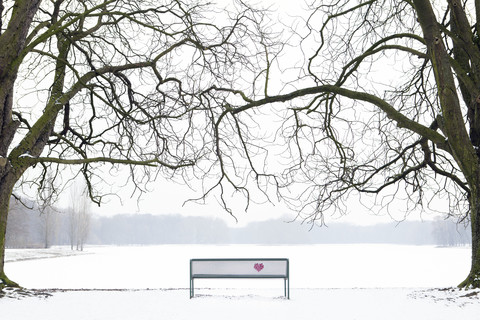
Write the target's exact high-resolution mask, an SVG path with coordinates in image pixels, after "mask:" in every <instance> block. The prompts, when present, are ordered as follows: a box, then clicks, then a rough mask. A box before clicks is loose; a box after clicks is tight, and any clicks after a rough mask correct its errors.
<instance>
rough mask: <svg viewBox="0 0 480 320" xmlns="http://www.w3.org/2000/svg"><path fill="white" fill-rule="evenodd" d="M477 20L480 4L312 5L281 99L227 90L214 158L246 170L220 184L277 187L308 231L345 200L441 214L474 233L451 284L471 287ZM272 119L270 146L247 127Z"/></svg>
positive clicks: (476, 240)
mask: <svg viewBox="0 0 480 320" xmlns="http://www.w3.org/2000/svg"><path fill="white" fill-rule="evenodd" d="M479 13H480V4H479V2H478V1H462V2H460V1H456V0H448V1H447V2H445V3H444V2H437V1H428V0H412V1H408V0H407V1H391V0H370V1H361V2H352V1H346V0H341V1H332V2H328V1H327V2H326V1H313V2H312V3H311V6H310V13H309V15H308V16H307V17H306V18H305V19H304V20H303V21H304V23H303V27H302V28H301V27H297V26H299V24H297V25H296V27H297V28H296V29H295V32H294V35H293V37H292V38H291V41H293V40H295V39H297V40H298V42H297V43H296V44H295V43H293V42H291V45H292V47H295V46H296V47H298V48H300V50H299V51H297V54H298V55H299V56H301V57H303V59H302V62H303V63H300V64H299V63H297V64H296V65H293V64H290V65H289V66H290V67H288V66H286V65H285V64H280V66H281V67H282V68H283V71H284V74H283V77H286V76H289V75H293V76H294V77H290V78H284V87H283V89H284V90H283V91H280V92H276V93H275V92H273V93H272V92H271V91H267V90H266V89H265V91H264V94H263V96H262V95H257V96H256V97H255V98H254V99H251V98H249V97H251V96H250V95H248V94H247V93H243V92H239V91H233V90H228V89H226V91H229V92H230V93H231V95H230V97H229V99H230V100H228V99H227V100H228V101H229V102H230V103H229V108H228V109H224V110H223V111H222V112H219V115H218V117H217V125H216V128H221V129H220V130H217V131H216V136H217V138H218V141H219V143H218V144H217V149H216V152H217V156H218V157H219V159H220V161H224V162H225V163H227V162H229V161H230V159H232V158H231V151H230V150H231V148H230V146H231V145H237V146H240V147H241V149H243V153H242V155H243V156H244V158H245V159H246V160H247V162H246V164H245V165H243V166H242V165H241V164H240V163H239V161H238V160H237V161H236V162H235V164H234V165H232V164H231V163H230V167H229V168H230V170H224V171H222V175H221V179H223V181H228V182H229V183H230V185H231V186H232V188H234V189H236V190H243V188H244V186H245V185H244V184H242V183H244V182H245V181H247V180H254V181H256V183H257V185H258V186H260V187H261V189H263V190H265V191H267V190H268V189H269V188H271V187H275V190H278V192H279V193H280V195H281V196H283V197H284V199H286V200H287V201H289V203H290V204H291V205H292V207H293V208H294V209H295V210H297V211H298V212H299V216H300V217H301V218H302V219H305V220H306V221H309V222H315V221H316V222H319V223H323V222H324V218H325V216H326V215H327V214H338V213H340V214H344V213H346V212H347V211H348V208H349V207H348V201H349V200H350V199H352V198H357V199H360V201H362V200H363V199H367V200H366V201H365V203H369V201H370V200H373V201H374V202H373V203H374V205H372V208H371V209H372V210H375V211H377V210H380V211H381V210H383V211H385V212H386V213H392V212H393V211H398V209H397V208H395V205H399V204H402V208H401V211H402V212H403V214H405V215H407V214H408V213H410V212H412V211H418V210H434V211H437V210H439V211H443V212H445V213H446V214H447V215H451V216H454V217H456V218H457V219H458V220H459V221H464V222H469V223H470V224H471V228H472V266H471V271H470V273H469V275H468V276H467V278H466V280H465V281H464V282H463V283H462V284H461V285H460V286H461V287H466V286H471V287H480V161H479V160H480V159H479V157H480V121H479V119H480V118H479V115H480V112H479V111H480V41H479V37H480V34H479V32H480V17H479ZM289 50H290V49H289ZM292 56H294V55H293V54H292V55H291V56H290V60H291V59H292ZM275 61H280V60H279V57H270V59H269V63H268V65H270V66H273V63H274V62H275ZM287 62H288V61H287ZM292 70H293V72H292ZM272 72H273V71H272ZM273 80H274V79H273V77H266V79H265V81H266V83H267V84H268V83H270V82H273ZM265 87H267V86H265ZM271 110H274V112H275V113H276V114H280V118H282V119H284V121H282V126H281V127H280V128H279V129H278V131H276V134H275V135H274V136H273V137H272V138H271V139H272V141H273V140H274V139H275V141H274V142H275V145H276V146H277V147H275V148H270V149H269V148H268V147H269V146H268V145H266V144H265V143H262V142H261V141H260V139H258V137H259V136H258V135H257V136H255V135H254V134H253V133H255V132H257V133H262V132H263V131H262V126H263V125H264V122H262V123H261V124H259V123H258V122H257V123H256V124H255V122H254V121H252V119H253V118H254V117H255V115H258V114H261V113H269V112H271ZM225 127H228V128H229V129H228V128H227V129H225ZM252 127H256V129H255V130H252ZM232 131H236V132H237V135H236V137H233V135H232ZM225 132H230V137H227V136H226V134H225ZM226 141H230V142H229V143H226ZM278 145H281V146H284V149H283V150H281V151H279V150H278ZM272 155H274V156H276V157H277V158H279V159H280V161H278V163H277V166H278V168H280V169H281V170H277V169H278V168H277V169H275V170H273V169H274V165H273V162H272ZM255 156H256V157H257V159H258V156H260V159H261V160H263V161H258V160H257V161H254V160H252V159H255ZM245 167H248V168H249V170H246V169H245ZM232 168H233V169H232ZM242 168H243V169H242ZM239 176H240V177H243V179H237V177H239ZM302 186H303V187H302ZM245 192H246V191H245ZM247 196H248V194H247Z"/></svg>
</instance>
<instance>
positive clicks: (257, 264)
mask: <svg viewBox="0 0 480 320" xmlns="http://www.w3.org/2000/svg"><path fill="white" fill-rule="evenodd" d="M253 268H254V269H255V270H257V271H258V272H260V271H262V269H263V263H255V265H254V266H253Z"/></svg>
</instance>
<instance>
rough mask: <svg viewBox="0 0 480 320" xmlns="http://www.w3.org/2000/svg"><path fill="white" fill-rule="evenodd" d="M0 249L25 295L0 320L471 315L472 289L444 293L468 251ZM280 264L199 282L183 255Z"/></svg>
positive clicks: (12, 298) (0, 303)
mask: <svg viewBox="0 0 480 320" xmlns="http://www.w3.org/2000/svg"><path fill="white" fill-rule="evenodd" d="M71 254H72V252H71V251H70V250H69V249H68V248H54V249H49V250H7V264H6V272H7V274H8V275H9V277H10V278H11V279H13V280H15V281H17V282H19V283H20V284H21V285H22V286H24V287H25V288H29V289H35V290H30V291H27V294H28V295H27V296H24V295H23V292H20V291H15V292H8V293H7V294H6V295H5V296H4V297H3V298H0V319H12V320H17V319H18V320H20V319H32V318H35V319H38V320H47V319H48V320H50V319H52V320H56V319H69V320H79V319H85V320H86V319H89V320H90V319H116V320H123V319H132V318H133V319H229V320H234V319H279V320H283V319H339V320H342V319H349V320H352V319H369V320H375V319H389V320H395V319H432V320H433V319H435V320H437V319H438V320H441V319H464V320H465V319H466V320H469V319H479V315H480V291H479V290H475V291H472V290H470V291H464V290H458V289H454V288H453V287H455V286H456V285H457V284H458V283H460V282H461V281H462V280H463V278H464V277H465V276H466V274H467V273H468V270H469V264H470V248H435V247H431V246H398V245H371V244H368V245H309V246H307V245H306V246H252V245H228V246H208V245H164V246H142V247H136V246H131V247H109V246H105V247H87V248H86V250H85V252H83V253H80V254H75V255H71ZM233 257H235V258H260V257H261V258H289V260H290V284H291V291H290V297H291V299H290V300H287V299H285V298H284V297H283V280H280V279H268V280H267V279H257V280H240V279H239V280H224V279H211V280H207V279H201V280H196V282H195V287H196V290H195V298H194V299H189V289H188V286H189V260H190V259H191V258H233Z"/></svg>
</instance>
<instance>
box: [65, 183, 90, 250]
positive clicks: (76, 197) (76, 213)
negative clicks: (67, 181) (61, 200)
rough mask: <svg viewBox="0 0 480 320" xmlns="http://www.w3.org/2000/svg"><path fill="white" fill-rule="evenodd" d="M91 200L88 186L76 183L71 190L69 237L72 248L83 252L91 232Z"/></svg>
mask: <svg viewBox="0 0 480 320" xmlns="http://www.w3.org/2000/svg"><path fill="white" fill-rule="evenodd" d="M90 221H91V212H90V198H89V197H88V195H87V188H86V186H83V187H82V186H81V183H79V182H74V183H73V185H72V186H71V190H70V206H69V208H68V237H69V239H70V248H71V249H72V250H73V249H74V248H75V249H76V250H80V251H83V246H84V244H85V241H86V240H87V237H88V233H89V231H90Z"/></svg>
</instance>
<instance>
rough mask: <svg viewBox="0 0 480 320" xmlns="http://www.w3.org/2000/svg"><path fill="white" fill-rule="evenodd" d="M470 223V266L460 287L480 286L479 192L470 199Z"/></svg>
mask: <svg viewBox="0 0 480 320" xmlns="http://www.w3.org/2000/svg"><path fill="white" fill-rule="evenodd" d="M479 189H480V188H479ZM470 210H471V213H470V223H471V228H472V266H471V269H470V273H469V274H468V276H467V278H466V279H465V280H464V281H463V282H462V283H461V284H460V285H459V287H460V288H470V287H471V288H480V192H477V193H476V196H473V194H472V198H471V199H470Z"/></svg>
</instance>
